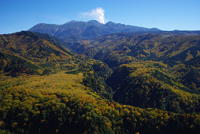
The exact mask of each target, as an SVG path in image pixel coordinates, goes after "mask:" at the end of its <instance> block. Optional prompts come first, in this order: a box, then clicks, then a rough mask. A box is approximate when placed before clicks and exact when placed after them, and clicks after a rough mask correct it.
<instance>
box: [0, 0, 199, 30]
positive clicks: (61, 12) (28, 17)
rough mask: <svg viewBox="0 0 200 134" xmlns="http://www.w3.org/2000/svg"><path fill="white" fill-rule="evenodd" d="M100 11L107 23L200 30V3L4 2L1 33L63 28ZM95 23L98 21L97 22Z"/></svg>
mask: <svg viewBox="0 0 200 134" xmlns="http://www.w3.org/2000/svg"><path fill="white" fill-rule="evenodd" d="M96 8H102V9H103V10H104V11H105V21H106V22H107V21H113V22H118V23H124V24H130V25H135V26H143V27H148V28H150V27H157V28H160V29H163V30H174V29H179V30H200V0H0V33H12V32H17V31H21V30H27V29H29V28H30V27H32V26H33V25H35V24H37V23H51V24H63V23H65V22H68V21H71V20H83V21H86V20H88V19H92V18H91V16H90V18H86V17H83V15H82V14H83V13H86V12H87V13H88V12H90V11H91V10H94V9H96ZM94 19H95V18H94Z"/></svg>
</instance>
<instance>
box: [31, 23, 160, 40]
mask: <svg viewBox="0 0 200 134" xmlns="http://www.w3.org/2000/svg"><path fill="white" fill-rule="evenodd" d="M29 31H32V32H39V33H46V34H49V35H52V36H55V37H57V38H58V39H61V40H67V39H92V38H95V37H99V36H102V35H106V34H111V33H121V32H154V31H160V30H159V29H156V28H144V27H138V26H131V25H124V24H120V23H114V22H108V23H106V24H102V23H99V22H98V21H96V20H91V21H88V22H83V21H70V22H67V23H65V24H63V25H55V24H44V23H41V24H37V25H35V26H33V27H32V28H31V29H29Z"/></svg>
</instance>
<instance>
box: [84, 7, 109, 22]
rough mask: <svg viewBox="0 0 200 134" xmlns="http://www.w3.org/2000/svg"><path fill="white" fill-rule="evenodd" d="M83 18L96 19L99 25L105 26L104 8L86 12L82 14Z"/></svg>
mask: <svg viewBox="0 0 200 134" xmlns="http://www.w3.org/2000/svg"><path fill="white" fill-rule="evenodd" d="M81 16H83V17H86V18H88V19H95V20H97V21H98V22H99V23H102V24H105V15H104V9H103V8H96V9H93V10H91V11H89V12H84V13H82V14H81Z"/></svg>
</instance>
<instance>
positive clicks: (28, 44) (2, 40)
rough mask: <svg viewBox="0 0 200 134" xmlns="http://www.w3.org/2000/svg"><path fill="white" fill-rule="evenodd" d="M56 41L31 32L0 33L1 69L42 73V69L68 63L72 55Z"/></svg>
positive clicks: (11, 71) (13, 72) (14, 73)
mask: <svg viewBox="0 0 200 134" xmlns="http://www.w3.org/2000/svg"><path fill="white" fill-rule="evenodd" d="M57 42H58V41H56V40H55V39H52V38H50V37H48V36H47V35H41V34H35V33H31V32H19V33H14V34H8V35H0V53H1V61H0V62H1V63H2V64H1V71H3V72H8V73H12V75H16V74H19V73H34V72H35V73H36V72H37V73H42V72H41V71H42V70H44V69H48V68H59V67H61V66H62V65H63V64H66V63H70V62H71V61H72V57H73V55H72V54H71V53H70V52H69V51H68V50H67V49H64V48H62V47H61V46H60V45H59V44H57ZM30 69H32V70H30ZM14 70H15V71H14Z"/></svg>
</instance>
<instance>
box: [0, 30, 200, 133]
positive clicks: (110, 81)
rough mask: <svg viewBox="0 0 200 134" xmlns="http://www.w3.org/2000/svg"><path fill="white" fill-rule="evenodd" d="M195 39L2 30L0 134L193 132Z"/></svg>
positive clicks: (198, 124) (196, 121)
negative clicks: (71, 36) (70, 37)
mask: <svg viewBox="0 0 200 134" xmlns="http://www.w3.org/2000/svg"><path fill="white" fill-rule="evenodd" d="M199 43H200V37H199V36H198V35H193V34H189V35H185V34H183V35H174V34H155V33H154V34H141V33H140V34H139V33H138V34H112V35H107V36H103V37H101V38H99V39H97V40H81V41H78V42H74V41H73V42H67V43H66V42H65V43H63V42H62V41H59V40H57V39H55V38H53V37H50V36H48V35H43V34H38V33H32V32H19V33H14V34H8V35H0V63H1V64H0V71H1V73H0V129H1V130H0V133H2V134H10V133H12V134H47V133H48V134H66V133H70V134H71V133H73V134H188V133H189V134H196V133H198V132H199V130H200V114H199V111H200V109H199V107H200V103H199V101H200V89H199V88H200V85H199V81H200V79H199V77H200V75H199V69H200V66H199V62H198V61H199V57H200V54H199V53H200V49H199ZM65 47H68V48H65ZM69 49H71V50H73V52H71V51H70V50H69ZM74 52H76V53H79V54H81V55H79V54H76V53H74Z"/></svg>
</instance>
